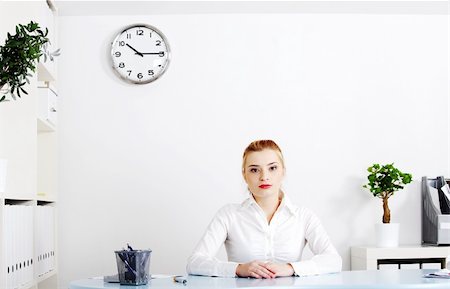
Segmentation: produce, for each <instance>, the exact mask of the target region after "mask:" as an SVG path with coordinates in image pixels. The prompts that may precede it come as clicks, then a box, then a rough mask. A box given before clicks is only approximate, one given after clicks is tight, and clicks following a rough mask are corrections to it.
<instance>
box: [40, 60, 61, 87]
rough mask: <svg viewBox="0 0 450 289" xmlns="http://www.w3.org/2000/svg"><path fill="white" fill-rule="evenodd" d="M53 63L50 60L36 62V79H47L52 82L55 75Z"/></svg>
mask: <svg viewBox="0 0 450 289" xmlns="http://www.w3.org/2000/svg"><path fill="white" fill-rule="evenodd" d="M53 66H54V63H53V62H51V61H48V60H47V62H45V63H44V62H39V63H38V69H37V76H38V81H47V82H52V81H55V80H56V77H55V76H54V75H55V73H54V68H53Z"/></svg>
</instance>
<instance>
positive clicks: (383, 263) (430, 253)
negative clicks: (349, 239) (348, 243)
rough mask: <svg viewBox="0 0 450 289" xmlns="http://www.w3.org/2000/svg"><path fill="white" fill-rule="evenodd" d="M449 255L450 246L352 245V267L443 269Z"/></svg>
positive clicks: (368, 268) (361, 268) (356, 268)
mask: <svg viewBox="0 0 450 289" xmlns="http://www.w3.org/2000/svg"><path fill="white" fill-rule="evenodd" d="M449 255H450V247H422V246H403V247H395V248H378V247H352V248H351V267H352V270H382V269H441V268H444V267H445V264H446V263H447V262H448V259H447V258H449Z"/></svg>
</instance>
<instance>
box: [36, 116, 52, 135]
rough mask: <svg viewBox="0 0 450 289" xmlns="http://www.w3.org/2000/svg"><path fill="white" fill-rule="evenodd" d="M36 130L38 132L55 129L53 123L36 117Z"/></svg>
mask: <svg viewBox="0 0 450 289" xmlns="http://www.w3.org/2000/svg"><path fill="white" fill-rule="evenodd" d="M37 131H38V132H54V131H56V127H55V126H54V125H53V124H51V123H50V122H48V121H46V120H44V119H41V118H40V117H38V118H37Z"/></svg>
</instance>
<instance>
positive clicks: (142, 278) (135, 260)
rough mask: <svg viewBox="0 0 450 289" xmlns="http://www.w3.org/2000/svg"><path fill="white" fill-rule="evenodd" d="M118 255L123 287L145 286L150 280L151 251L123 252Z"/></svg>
mask: <svg viewBox="0 0 450 289" xmlns="http://www.w3.org/2000/svg"><path fill="white" fill-rule="evenodd" d="M114 252H115V253H116V261H117V271H118V275H119V282H120V284H121V285H145V284H147V283H148V280H149V279H150V274H149V269H150V254H151V253H152V251H151V250H121V251H114Z"/></svg>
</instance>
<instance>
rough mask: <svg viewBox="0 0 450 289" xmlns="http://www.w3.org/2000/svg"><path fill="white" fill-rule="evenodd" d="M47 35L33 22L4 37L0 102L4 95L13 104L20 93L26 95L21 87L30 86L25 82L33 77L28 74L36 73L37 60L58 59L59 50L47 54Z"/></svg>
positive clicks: (1, 57)
mask: <svg viewBox="0 0 450 289" xmlns="http://www.w3.org/2000/svg"><path fill="white" fill-rule="evenodd" d="M47 34H48V29H47V28H46V29H45V32H44V31H42V29H41V28H40V27H39V24H38V23H36V22H33V21H31V22H30V23H28V24H26V25H22V24H18V25H17V26H16V34H14V35H11V34H10V33H8V34H7V38H6V41H5V44H4V45H3V46H0V89H1V91H2V92H1V94H0V102H1V101H4V100H6V96H7V95H10V96H11V98H12V99H14V100H15V99H16V96H17V97H21V93H24V94H28V93H27V91H26V90H25V89H24V86H25V84H26V83H30V81H29V79H28V78H29V77H31V76H32V75H31V74H30V72H35V71H36V65H37V60H39V58H40V57H41V56H43V57H44V62H45V61H47V58H48V59H50V61H53V59H54V57H55V56H58V55H59V49H58V50H56V51H54V52H50V51H48V45H49V43H50V40H49V39H48V38H47Z"/></svg>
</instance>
